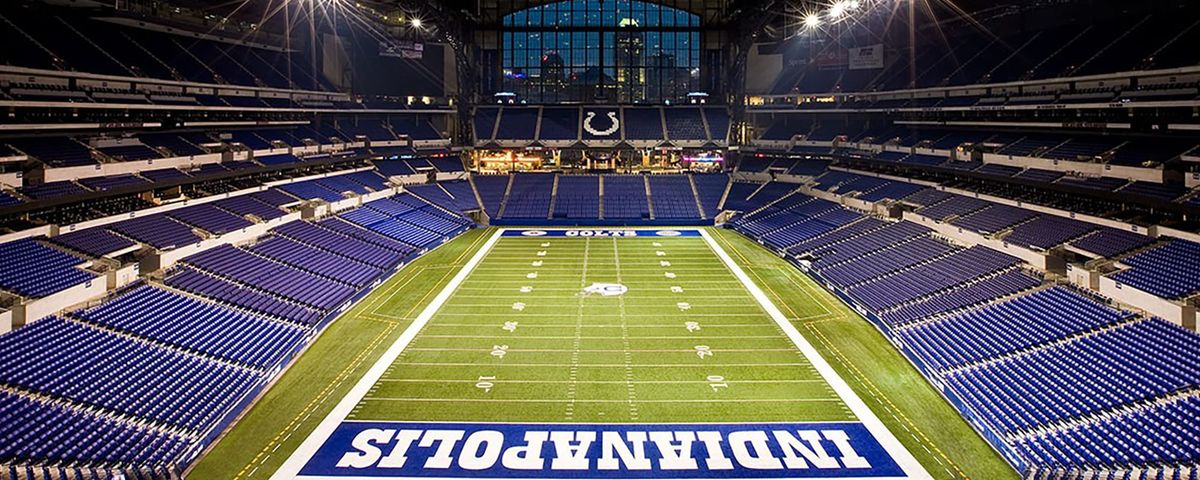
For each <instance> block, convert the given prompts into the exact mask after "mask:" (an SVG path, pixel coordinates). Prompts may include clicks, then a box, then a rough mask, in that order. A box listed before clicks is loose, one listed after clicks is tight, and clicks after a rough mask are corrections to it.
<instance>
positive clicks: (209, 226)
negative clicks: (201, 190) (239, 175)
mask: <svg viewBox="0 0 1200 480" xmlns="http://www.w3.org/2000/svg"><path fill="white" fill-rule="evenodd" d="M167 215H168V216H170V217H171V218H173V219H175V220H178V221H180V222H182V223H186V224H188V225H191V226H193V227H196V228H199V229H202V230H205V231H207V232H209V233H213V234H217V235H222V234H225V233H228V232H232V231H235V230H239V229H242V228H246V227H249V226H250V225H253V224H252V223H250V221H249V220H246V219H245V218H242V217H241V216H238V215H235V214H232V213H229V212H227V211H225V210H221V209H220V208H218V207H217V206H216V205H214V204H212V203H202V204H199V205H192V206H190V207H183V208H180V209H176V210H171V211H168V212H167Z"/></svg>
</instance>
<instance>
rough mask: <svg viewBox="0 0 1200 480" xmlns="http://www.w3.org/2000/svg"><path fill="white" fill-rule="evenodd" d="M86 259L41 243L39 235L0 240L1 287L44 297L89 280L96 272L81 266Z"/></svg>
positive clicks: (94, 276) (16, 292)
mask: <svg viewBox="0 0 1200 480" xmlns="http://www.w3.org/2000/svg"><path fill="white" fill-rule="evenodd" d="M84 263H86V261H85V260H83V259H82V258H79V257H76V256H74V255H71V254H68V253H64V252H61V251H59V250H55V249H53V248H50V247H47V246H45V245H42V244H41V243H40V242H39V240H38V239H32V238H27V239H22V240H16V241H12V242H7V243H4V244H0V289H3V290H7V291H9V292H12V293H15V294H17V295H21V296H25V297H45V296H47V295H51V294H54V293H57V292H60V291H62V290H66V289H68V288H70V287H73V286H76V285H79V284H82V283H85V282H90V281H92V280H93V279H95V278H96V274H94V273H91V272H88V271H86V270H83V269H81V268H79V267H80V266H82V265H83V264H84Z"/></svg>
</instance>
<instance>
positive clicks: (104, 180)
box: [79, 175, 149, 192]
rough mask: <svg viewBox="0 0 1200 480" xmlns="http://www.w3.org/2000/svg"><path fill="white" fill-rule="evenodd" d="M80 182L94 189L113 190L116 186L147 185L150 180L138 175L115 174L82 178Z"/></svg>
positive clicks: (100, 190) (99, 190)
mask: <svg viewBox="0 0 1200 480" xmlns="http://www.w3.org/2000/svg"><path fill="white" fill-rule="evenodd" d="M79 183H81V184H83V185H84V186H85V187H88V188H90V189H92V190H93V191H97V192H102V191H105V190H112V189H114V188H121V187H130V186H135V185H145V184H147V183H149V182H147V181H146V179H144V178H142V177H139V176H136V175H114V176H111V177H91V178H81V179H79Z"/></svg>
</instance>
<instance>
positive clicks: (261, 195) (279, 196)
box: [249, 190, 297, 207]
mask: <svg viewBox="0 0 1200 480" xmlns="http://www.w3.org/2000/svg"><path fill="white" fill-rule="evenodd" d="M249 197H250V198H253V199H255V200H257V201H260V202H262V203H265V204H267V205H272V206H275V207H283V206H285V205H291V204H294V203H297V200H296V198H295V197H292V196H291V195H288V194H286V193H283V192H280V191H278V190H263V191H261V192H255V193H251V194H250V195H249Z"/></svg>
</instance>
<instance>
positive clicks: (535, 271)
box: [189, 229, 1014, 478]
mask: <svg viewBox="0 0 1200 480" xmlns="http://www.w3.org/2000/svg"><path fill="white" fill-rule="evenodd" d="M709 232H710V234H711V238H712V240H710V241H706V239H705V238H702V237H674V238H660V237H652V238H648V237H637V238H611V237H604V238H599V237H593V238H578V237H575V238H570V237H553V238H550V237H520V236H504V237H494V233H495V232H494V231H493V230H484V231H473V232H469V233H468V234H466V235H464V236H463V237H460V238H459V239H457V240H455V241H453V242H451V243H449V244H447V245H445V246H443V247H440V248H439V249H437V250H435V251H434V252H431V253H430V254H428V255H427V256H425V257H424V258H422V259H420V260H418V261H417V262H415V263H414V264H413V265H410V266H408V267H406V268H405V269H403V270H401V271H400V272H399V273H398V274H397V275H396V276H395V277H393V278H392V279H390V280H389V281H388V282H385V284H384V285H383V286H381V287H380V288H379V289H378V290H377V291H376V292H374V293H373V294H371V295H370V296H368V297H366V298H365V299H363V300H362V301H361V302H359V304H358V305H356V306H355V307H354V308H353V309H352V310H351V311H350V312H348V313H347V314H346V315H344V316H343V317H342V318H341V319H339V320H338V321H337V322H336V323H334V325H332V326H331V327H330V328H329V329H328V331H326V332H325V333H324V334H323V335H322V337H321V338H320V339H319V340H318V341H317V342H316V344H315V345H314V346H313V347H311V348H310V350H309V351H308V352H306V353H305V355H304V356H303V357H302V358H300V359H299V360H298V361H297V362H296V363H295V365H293V367H292V368H291V369H290V370H289V371H288V372H287V373H286V374H285V375H284V376H283V377H282V378H281V380H280V381H279V382H278V384H277V385H276V386H275V387H273V388H272V389H271V390H270V391H268V393H267V394H265V395H264V397H263V398H261V399H260V400H259V401H258V403H257V404H256V406H255V407H254V408H253V409H252V410H251V411H250V412H248V413H247V414H246V415H245V416H244V418H243V419H242V420H241V421H240V422H239V423H238V424H237V426H236V427H235V428H233V429H232V430H231V431H230V432H227V434H226V435H225V437H224V438H223V439H222V440H221V441H220V442H219V443H218V444H217V445H216V446H215V447H214V448H213V449H212V450H211V451H210V452H209V453H208V454H207V455H206V456H205V457H204V458H203V459H202V460H201V461H200V462H199V463H198V465H196V467H195V468H194V469H193V470H192V471H191V472H189V474H190V475H191V476H193V477H195V478H267V477H269V476H270V475H271V474H272V473H275V472H276V471H277V470H278V469H279V467H280V465H282V464H283V463H284V462H285V460H287V459H288V458H289V457H290V456H292V452H294V451H296V450H297V449H301V448H302V447H301V442H303V441H304V440H305V439H306V438H308V437H309V436H313V435H312V432H314V431H319V430H320V429H321V427H320V424H321V423H322V420H326V421H328V420H329V417H338V416H339V414H338V412H337V407H338V406H340V405H339V404H348V406H349V409H348V410H347V411H344V412H341V414H342V415H344V416H342V417H341V420H344V421H350V422H366V421H392V422H476V423H484V422H523V423H555V424H572V423H579V424H597V423H618V424H643V423H647V424H653V423H708V422H711V423H730V422H746V423H752V422H857V421H861V420H863V419H862V418H860V417H861V415H856V414H855V413H854V412H855V411H857V412H860V413H861V412H863V410H855V409H854V408H852V407H851V406H850V405H848V404H847V401H846V400H847V397H846V395H845V394H843V395H839V393H838V392H837V391H836V389H835V388H834V387H833V386H831V383H830V381H829V378H830V377H829V375H830V373H831V372H833V373H832V375H833V376H834V377H836V378H837V379H838V381H842V380H843V379H844V384H848V385H849V387H848V388H849V389H852V390H853V392H852V393H851V395H850V397H852V399H853V401H855V402H858V403H860V404H862V405H863V406H864V407H865V408H869V411H868V413H869V416H871V417H877V418H878V419H879V420H881V421H882V426H884V427H886V430H887V431H888V434H889V435H891V434H894V435H895V438H896V439H898V440H899V443H900V444H903V446H904V449H905V450H906V451H907V452H911V454H912V456H914V457H915V458H916V460H917V461H918V462H920V464H921V465H922V467H923V468H924V469H925V470H926V471H927V472H928V473H929V474H930V475H932V476H934V477H937V478H1007V477H1012V476H1013V475H1014V474H1013V472H1012V471H1011V470H1010V469H1008V468H1007V466H1006V465H1005V464H1004V463H1003V462H1002V461H1001V460H1000V459H999V457H998V456H997V455H995V454H994V452H992V451H991V450H990V449H988V447H987V445H986V443H984V442H983V441H982V440H981V439H979V438H978V437H977V436H976V435H975V434H974V432H973V431H972V430H971V429H970V428H969V426H967V425H966V424H965V423H964V422H963V421H962V420H961V418H960V417H958V415H957V413H956V412H954V410H953V409H952V408H951V407H950V406H949V405H947V404H945V402H944V401H943V400H942V399H941V398H940V397H939V396H938V395H937V394H936V392H935V391H934V390H932V389H931V388H930V387H929V386H928V384H927V383H925V382H924V380H923V379H921V377H920V376H919V374H917V373H916V371H915V370H913V369H912V368H911V367H910V366H909V365H908V364H907V363H906V362H905V361H904V360H903V357H901V356H899V355H898V354H896V353H895V351H894V350H893V349H892V348H891V346H890V345H889V344H888V343H887V342H886V340H885V339H883V337H882V336H880V335H879V334H878V333H877V332H876V331H874V329H873V327H871V326H870V324H869V323H867V322H866V321H865V320H862V319H861V318H858V317H857V316H856V315H854V314H853V313H852V312H850V311H849V310H848V309H846V308H845V307H844V306H843V305H841V304H839V303H837V301H836V300H835V299H834V298H833V297H832V296H830V295H829V294H828V293H826V292H824V291H823V290H821V289H820V288H819V287H817V286H816V285H814V284H812V283H811V281H810V280H808V279H807V277H804V276H803V274H801V273H800V272H798V271H795V270H794V269H792V268H791V267H790V266H788V265H787V264H786V263H784V262H782V261H781V260H779V259H778V258H777V257H774V256H773V255H771V254H770V253H769V252H766V251H765V250H763V249H761V248H760V247H758V246H756V245H753V244H752V243H750V242H748V241H746V239H744V238H743V237H741V236H739V235H738V234H736V233H733V232H728V231H723V230H719V229H710V230H709ZM714 246H715V247H716V249H717V250H720V251H722V252H725V253H727V254H728V255H727V257H726V258H728V260H723V259H722V258H721V257H720V256H719V255H718V253H717V251H716V250H715V249H714ZM472 260H476V263H474V264H471V261H472ZM726 262H732V263H734V264H736V268H738V269H739V270H744V273H743V274H742V278H745V279H748V280H747V281H746V282H744V281H743V280H742V278H739V277H738V276H736V275H735V273H734V272H733V271H732V270H731V268H730V265H727V263H726ZM464 267H469V268H464ZM456 275H462V278H457V279H456V278H455V276H456ZM747 282H749V285H747V284H746V283H747ZM447 284H452V285H451V288H449V289H446V288H445V287H446V285H447ZM443 289H445V291H444V292H443V291H442V290H443ZM752 289H753V290H757V291H758V294H759V295H761V296H764V297H766V298H767V301H768V303H770V305H771V307H774V306H777V307H778V310H777V311H776V313H778V314H781V315H782V317H781V318H784V320H783V322H784V323H783V324H780V322H778V321H777V320H776V319H775V318H774V317H773V316H772V315H771V314H770V312H768V311H767V310H765V309H764V306H763V304H762V301H761V299H759V298H756V297H755V295H754V293H753V292H752V291H751V290H752ZM439 294H441V295H439ZM426 311H429V313H430V314H429V315H428V316H426V317H425V318H421V317H422V315H421V314H422V313H423V312H426ZM414 321H417V322H419V323H418V324H417V325H416V326H415V327H414V325H413V322H414ZM781 327H785V328H788V329H793V328H794V329H795V330H793V331H794V332H796V331H798V333H799V334H800V335H802V336H803V337H804V338H805V339H806V342H807V343H809V344H810V346H809V348H810V349H812V351H810V352H809V355H806V354H805V352H803V351H802V349H801V348H799V347H798V344H797V343H796V342H794V341H793V339H791V338H789V336H788V334H787V332H785V331H784V329H783V328H781ZM409 334H411V335H409ZM397 347H400V348H397ZM396 352H398V353H396ZM389 353H396V354H395V355H394V357H392V358H389ZM813 355H816V356H817V357H819V358H820V359H821V360H820V361H821V362H822V363H824V362H826V361H827V362H828V364H826V367H825V368H828V369H829V370H828V371H826V375H822V373H821V372H820V371H819V369H818V368H817V366H815V365H814V362H813V361H812V358H813ZM829 365H832V367H830V366H829ZM373 367H374V368H373ZM358 384H366V386H367V387H369V388H368V389H366V390H365V391H360V392H355V391H354V387H355V386H356V385H358ZM349 400H353V401H352V402H351V401H349ZM330 412H333V413H334V415H330Z"/></svg>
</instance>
